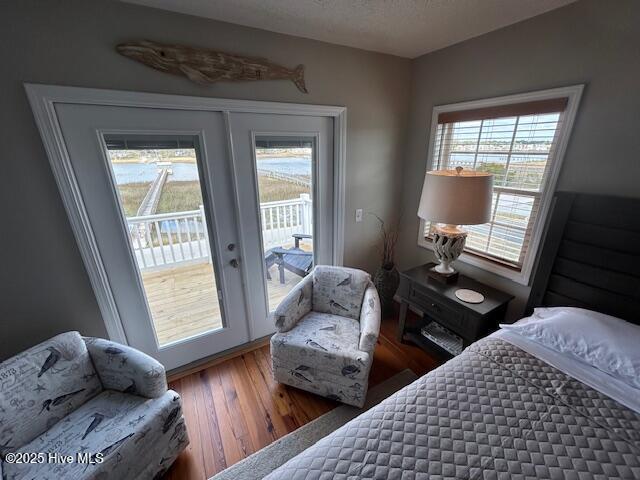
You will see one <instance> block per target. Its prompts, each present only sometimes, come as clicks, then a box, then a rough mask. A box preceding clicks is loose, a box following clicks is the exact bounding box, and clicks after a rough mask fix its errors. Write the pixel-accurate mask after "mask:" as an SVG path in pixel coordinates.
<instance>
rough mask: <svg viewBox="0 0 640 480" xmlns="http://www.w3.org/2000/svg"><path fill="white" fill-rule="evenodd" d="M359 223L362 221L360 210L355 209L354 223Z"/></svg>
mask: <svg viewBox="0 0 640 480" xmlns="http://www.w3.org/2000/svg"><path fill="white" fill-rule="evenodd" d="M361 221H362V209H361V208H358V209H356V223H358V222H361Z"/></svg>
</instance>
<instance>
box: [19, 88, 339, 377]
mask: <svg viewBox="0 0 640 480" xmlns="http://www.w3.org/2000/svg"><path fill="white" fill-rule="evenodd" d="M27 91H28V94H29V97H30V100H31V103H32V108H33V110H34V114H35V116H36V121H37V123H38V126H39V128H40V131H41V134H42V137H43V140H44V143H45V146H46V148H47V153H48V155H49V158H50V161H51V164H52V167H53V171H54V174H55V176H56V179H57V181H58V185H59V187H60V190H61V193H62V197H63V200H64V201H65V206H66V207H67V210H68V213H69V217H70V220H71V224H72V227H73V229H74V233H75V235H76V238H77V240H78V244H79V247H80V250H81V253H82V256H83V259H84V261H85V265H86V267H87V271H88V273H89V277H90V279H91V282H92V285H93V288H94V291H95V293H96V298H97V299H98V303H99V305H100V308H101V311H102V314H103V316H104V319H105V324H106V325H107V329H108V331H109V333H110V336H111V337H112V338H113V339H115V340H118V341H122V342H125V343H128V344H130V345H131V346H133V347H135V348H138V349H140V350H142V351H144V352H146V353H148V354H149V355H151V356H153V357H155V358H157V359H158V360H160V361H161V362H162V363H163V364H164V365H165V367H166V368H167V369H174V368H177V367H179V366H182V365H185V364H188V363H190V362H193V361H195V360H199V359H201V358H204V357H207V356H210V355H213V354H215V353H218V352H221V351H223V350H226V349H229V348H232V347H234V346H237V345H240V344H242V343H246V342H248V341H250V340H254V339H258V338H261V337H263V336H266V335H269V334H271V333H273V331H274V325H273V322H271V320H270V319H269V312H270V311H271V310H273V308H275V306H276V305H277V304H278V303H279V302H280V301H281V300H282V298H283V297H284V296H285V295H286V294H287V293H288V292H289V291H290V290H291V289H292V288H293V287H294V286H295V285H296V284H297V283H298V282H299V281H300V280H302V278H304V276H305V275H307V274H308V273H309V271H310V270H311V268H312V267H313V265H315V264H318V263H322V264H332V263H340V262H341V255H340V253H341V252H340V248H341V245H340V239H341V224H340V221H341V219H339V218H337V217H338V216H339V214H340V211H339V208H338V205H339V204H340V202H341V196H340V195H341V189H340V187H339V185H340V179H339V178H338V170H339V169H338V168H337V167H336V165H335V162H334V152H335V151H337V150H339V149H337V148H336V147H337V146H338V145H337V144H336V139H335V138H334V132H336V131H338V132H344V117H343V116H341V115H343V113H344V109H342V108H340V107H314V106H303V105H285V104H269V103H264V104H261V103H260V102H251V103H250V102H242V101H227V100H215V99H204V98H203V99H200V98H194V97H173V96H166V95H154V94H132V93H128V92H109V91H101V90H89V89H77V88H70V87H49V86H36V85H29V86H27ZM119 105H123V106H119ZM218 105H220V108H217V106H218ZM245 107H246V111H245V110H244V108H245ZM271 111H274V112H280V113H278V114H276V113H267V112H271ZM249 112H253V113H249ZM255 112H261V113H255ZM285 112H286V113H285ZM301 112H304V113H301ZM316 112H317V115H316V114H315V113H316ZM298 113H301V114H298ZM338 119H339V121H340V122H342V123H340V124H338V125H336V123H335V122H336V121H338ZM338 127H339V128H338ZM338 138H339V139H340V142H344V138H342V135H340V136H339V137H338ZM342 146H344V143H342Z"/></svg>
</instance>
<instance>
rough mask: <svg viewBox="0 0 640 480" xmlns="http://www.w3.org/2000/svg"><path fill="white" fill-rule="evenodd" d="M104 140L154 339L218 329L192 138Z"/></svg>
mask: <svg viewBox="0 0 640 480" xmlns="http://www.w3.org/2000/svg"><path fill="white" fill-rule="evenodd" d="M105 141H106V144H107V150H108V153H109V160H110V165H111V168H112V171H113V178H114V180H115V185H116V189H117V191H118V198H119V201H120V206H121V208H122V211H123V213H124V215H125V217H126V222H127V227H128V240H129V242H130V245H131V248H132V250H133V253H134V256H135V261H136V267H137V269H138V271H139V274H140V278H141V280H142V285H143V288H144V292H145V296H146V301H147V305H148V307H149V311H150V313H151V318H152V321H153V325H154V329H155V335H156V339H157V342H158V345H160V346H161V347H162V346H164V345H167V344H170V343H172V342H176V341H180V340H185V339H187V338H191V337H194V336H196V335H199V334H202V333H205V332H211V331H213V330H216V329H219V328H221V327H222V313H221V307H220V302H219V298H218V289H217V287H216V275H215V273H214V268H213V263H212V256H211V252H210V242H209V233H208V232H209V230H208V226H207V225H208V223H209V222H208V219H207V213H206V212H205V209H204V207H203V205H204V202H203V196H202V183H201V178H202V174H201V172H200V168H199V162H198V151H197V148H196V147H197V145H196V143H195V139H193V138H188V137H186V138H182V137H181V138H172V139H166V138H163V139H148V138H145V139H143V140H141V139H138V138H132V139H129V140H127V139H126V137H125V138H123V137H122V136H118V137H113V138H111V137H109V136H106V137H105Z"/></svg>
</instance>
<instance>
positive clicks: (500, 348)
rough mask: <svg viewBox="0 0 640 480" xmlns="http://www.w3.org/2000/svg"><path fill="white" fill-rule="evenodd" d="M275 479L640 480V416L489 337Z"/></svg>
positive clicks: (328, 439)
mask: <svg viewBox="0 0 640 480" xmlns="http://www.w3.org/2000/svg"><path fill="white" fill-rule="evenodd" d="M266 478H268V479H270V480H274V479H287V480H290V479H356V478H374V479H402V480H408V479H427V478H428V479H454V478H455V479H554V480H555V479H570V480H573V479H575V480H586V479H640V413H638V412H636V411H634V410H632V409H631V408H628V407H627V406H625V405H623V404H622V403H619V402H618V401H616V400H614V399H612V398H611V397H609V396H607V395H605V394H604V393H602V392H601V391H600V390H597V389H595V388H593V387H591V386H588V385H587V384H585V383H583V382H581V381H579V380H577V379H575V378H574V377H572V376H570V375H569V374H567V373H565V372H563V371H561V370H559V369H558V368H556V367H554V366H552V365H550V364H549V363H547V362H545V361H543V360H542V359H540V358H538V357H537V356H535V355H532V354H531V353H528V352H526V351H525V350H523V349H522V348H520V347H518V346H516V345H514V344H512V343H509V342H507V341H505V340H503V339H501V338H498V337H487V338H485V339H483V340H480V341H479V342H476V343H475V344H473V345H471V346H470V347H468V348H467V349H466V350H465V351H464V352H463V353H462V354H460V355H459V356H457V357H455V358H454V359H453V360H451V361H449V362H447V363H446V364H444V365H443V366H441V367H440V368H438V369H436V370H433V371H432V372H430V373H428V374H427V375H425V376H424V377H422V378H420V379H418V380H417V381H416V382H414V383H413V384H411V385H409V386H407V387H405V388H403V389H402V390H400V391H398V392H397V393H395V394H394V395H392V396H390V397H389V398H387V399H386V400H384V401H383V402H382V403H380V404H379V405H377V406H375V407H373V408H372V409H371V410H368V411H367V412H365V413H363V414H362V415H360V416H359V417H357V418H355V419H353V420H352V421H350V422H349V423H347V424H345V425H344V426H342V427H341V428H339V429H338V430H336V431H335V432H333V433H332V434H330V435H328V436H327V437H325V438H323V439H322V440H320V441H318V442H317V443H316V444H315V445H314V446H312V447H310V448H308V449H307V450H305V451H304V452H302V453H301V454H299V455H298V456H296V457H294V458H292V459H291V460H289V461H288V462H287V463H285V464H284V465H282V466H281V467H279V468H278V469H277V470H274V471H273V472H272V473H271V474H270V475H269V476H267V477H266Z"/></svg>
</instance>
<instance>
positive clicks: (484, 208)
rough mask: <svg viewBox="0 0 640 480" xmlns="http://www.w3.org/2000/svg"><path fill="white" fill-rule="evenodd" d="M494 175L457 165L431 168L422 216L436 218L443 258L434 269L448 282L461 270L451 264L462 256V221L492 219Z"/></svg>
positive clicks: (436, 248)
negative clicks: (444, 168) (446, 168)
mask: <svg viewBox="0 0 640 480" xmlns="http://www.w3.org/2000/svg"><path fill="white" fill-rule="evenodd" d="M492 191H493V175H492V174H490V173H485V172H477V171H475V170H465V169H463V168H462V167H456V169H455V170H433V171H430V172H427V175H426V176H425V179H424V185H423V187H422V196H421V198H420V206H419V207H418V216H419V217H420V218H423V219H424V220H426V221H429V222H432V223H434V224H436V225H435V227H434V228H433V229H432V240H433V250H434V252H435V255H436V258H437V259H438V261H439V262H440V263H439V264H438V265H436V266H435V267H434V268H433V269H432V272H433V274H434V275H432V276H434V277H435V278H437V279H438V280H441V281H445V282H446V283H450V282H453V281H455V279H456V278H457V276H458V272H456V270H455V269H454V268H453V267H452V266H451V264H452V263H453V262H454V261H455V260H456V259H457V258H458V257H459V256H460V254H461V253H462V250H463V248H464V244H465V242H466V239H467V232H466V231H465V230H464V229H462V228H460V225H477V224H481V223H487V222H488V221H489V220H490V219H491V197H492Z"/></svg>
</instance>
